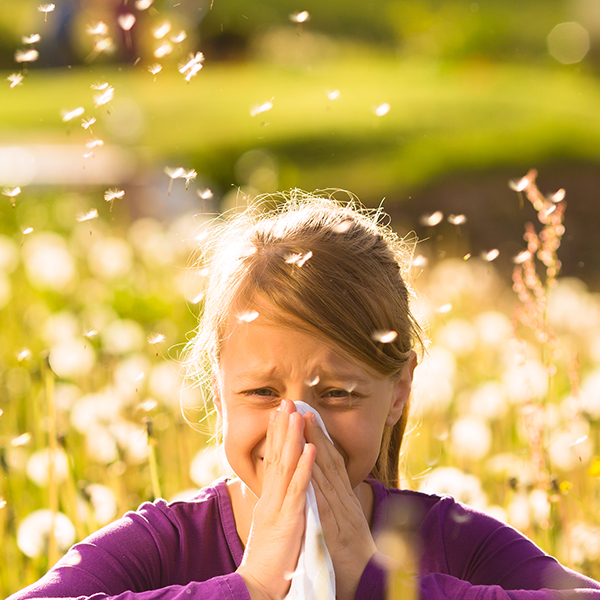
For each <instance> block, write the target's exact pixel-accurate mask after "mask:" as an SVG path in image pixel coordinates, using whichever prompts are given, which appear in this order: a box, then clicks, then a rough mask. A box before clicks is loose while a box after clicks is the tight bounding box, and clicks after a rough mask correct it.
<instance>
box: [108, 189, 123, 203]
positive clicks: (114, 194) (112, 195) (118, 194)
mask: <svg viewBox="0 0 600 600" xmlns="http://www.w3.org/2000/svg"><path fill="white" fill-rule="evenodd" d="M123 196H125V190H118V189H116V188H111V189H109V190H106V191H105V192H104V199H105V200H106V201H107V202H113V201H114V200H120V199H121V198H123Z"/></svg>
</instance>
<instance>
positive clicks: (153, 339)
mask: <svg viewBox="0 0 600 600" xmlns="http://www.w3.org/2000/svg"><path fill="white" fill-rule="evenodd" d="M166 339H167V338H166V337H165V336H164V335H163V334H162V333H153V334H152V335H149V336H148V343H149V344H150V345H151V346H153V345H154V344H160V343H161V342H164V341H165V340H166Z"/></svg>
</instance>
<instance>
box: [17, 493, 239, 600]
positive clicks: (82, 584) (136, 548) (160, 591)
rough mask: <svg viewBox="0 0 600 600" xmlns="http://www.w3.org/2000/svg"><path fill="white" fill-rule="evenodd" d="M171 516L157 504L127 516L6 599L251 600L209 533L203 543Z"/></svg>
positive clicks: (169, 511)
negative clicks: (35, 580)
mask: <svg viewBox="0 0 600 600" xmlns="http://www.w3.org/2000/svg"><path fill="white" fill-rule="evenodd" d="M173 512H174V511H172V510H170V509H169V507H167V505H166V503H165V502H164V501H160V502H159V503H156V504H149V503H146V504H144V505H142V507H140V509H139V510H138V511H137V512H130V513H127V514H126V515H125V516H124V517H123V518H121V519H119V520H118V521H115V522H114V523H112V524H110V525H108V526H106V527H104V528H102V529H101V530H99V531H97V532H96V533H94V534H93V535H91V536H89V537H88V538H86V539H85V540H83V541H82V542H81V543H79V544H76V545H75V546H73V547H72V548H71V549H70V550H69V552H68V553H67V554H66V555H65V556H64V557H63V558H62V559H61V560H59V561H58V562H57V563H56V565H55V566H54V567H53V568H52V569H51V570H50V571H48V573H46V575H44V577H42V578H41V579H40V580H39V581H38V582H36V583H34V584H32V585H30V586H29V587H26V588H25V589H23V590H21V591H20V592H17V593H16V594H14V595H12V596H10V599H9V600H27V599H30V598H31V599H33V598H45V599H47V600H49V599H54V598H63V599H64V598H71V599H77V600H250V594H249V593H248V590H247V588H246V585H245V583H244V580H243V579H242V577H241V576H240V575H238V574H237V573H235V572H234V571H235V565H234V564H233V563H232V564H227V561H226V560H224V557H223V556H221V557H219V550H218V548H217V544H216V540H214V539H212V538H211V536H210V533H209V534H208V539H204V540H202V542H201V541H200V539H199V538H198V536H194V535H189V533H188V532H187V531H186V526H185V525H186V524H185V523H184V522H182V521H181V520H180V519H178V518H177V516H174V515H173ZM202 552H204V554H205V556H198V555H201V553H202ZM211 554H212V558H211Z"/></svg>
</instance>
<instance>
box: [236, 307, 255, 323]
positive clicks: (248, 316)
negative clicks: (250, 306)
mask: <svg viewBox="0 0 600 600" xmlns="http://www.w3.org/2000/svg"><path fill="white" fill-rule="evenodd" d="M256 319H258V311H256V310H252V311H248V312H245V313H241V314H239V315H238V317H237V320H238V323H252V321H254V320H256Z"/></svg>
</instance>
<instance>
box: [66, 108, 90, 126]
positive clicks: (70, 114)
mask: <svg viewBox="0 0 600 600" xmlns="http://www.w3.org/2000/svg"><path fill="white" fill-rule="evenodd" d="M84 112H85V109H84V108H83V106H80V107H78V108H75V109H73V110H69V111H63V112H62V120H63V122H64V123H68V122H69V121H72V120H73V119H74V118H75V117H80V116H81V115H82V114H83V113H84Z"/></svg>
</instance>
